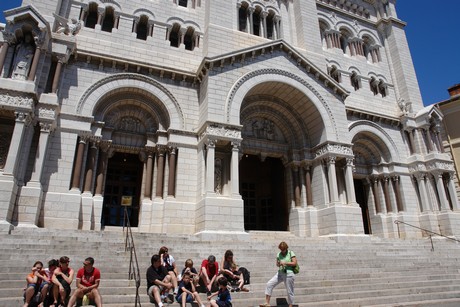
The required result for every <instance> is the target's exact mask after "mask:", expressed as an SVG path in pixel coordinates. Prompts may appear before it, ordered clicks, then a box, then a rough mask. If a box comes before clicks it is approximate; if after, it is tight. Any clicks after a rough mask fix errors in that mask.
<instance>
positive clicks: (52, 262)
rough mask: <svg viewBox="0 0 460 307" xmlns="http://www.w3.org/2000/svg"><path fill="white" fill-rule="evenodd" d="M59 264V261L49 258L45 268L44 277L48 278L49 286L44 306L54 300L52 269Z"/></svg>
mask: <svg viewBox="0 0 460 307" xmlns="http://www.w3.org/2000/svg"><path fill="white" fill-rule="evenodd" d="M58 266H59V261H58V260H56V259H51V260H50V261H48V267H47V268H46V269H45V274H46V277H47V278H48V280H49V287H48V296H47V297H46V298H45V300H44V304H45V306H48V305H51V303H52V302H53V300H54V297H53V275H54V270H56V268H57V267H58Z"/></svg>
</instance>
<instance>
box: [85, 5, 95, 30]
mask: <svg viewBox="0 0 460 307" xmlns="http://www.w3.org/2000/svg"><path fill="white" fill-rule="evenodd" d="M96 24H97V4H96V3H94V2H91V3H90V4H89V8H88V15H87V16H86V20H85V27H87V28H92V29H94V28H95V27H96Z"/></svg>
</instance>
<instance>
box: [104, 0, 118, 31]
mask: <svg viewBox="0 0 460 307" xmlns="http://www.w3.org/2000/svg"><path fill="white" fill-rule="evenodd" d="M114 23H115V13H114V10H113V8H112V7H110V6H109V7H107V8H106V9H105V14H104V20H103V21H102V27H101V30H102V31H105V32H112V29H113V25H114Z"/></svg>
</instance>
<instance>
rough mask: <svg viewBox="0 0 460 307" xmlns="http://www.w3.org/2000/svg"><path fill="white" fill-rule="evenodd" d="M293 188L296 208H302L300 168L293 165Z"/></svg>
mask: <svg viewBox="0 0 460 307" xmlns="http://www.w3.org/2000/svg"><path fill="white" fill-rule="evenodd" d="M291 176H292V187H293V192H294V203H295V206H296V207H300V184H299V167H298V166H296V165H293V166H292V167H291Z"/></svg>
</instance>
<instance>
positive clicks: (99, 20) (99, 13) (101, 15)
mask: <svg viewBox="0 0 460 307" xmlns="http://www.w3.org/2000/svg"><path fill="white" fill-rule="evenodd" d="M104 13H105V9H104V8H98V10H97V24H98V25H99V26H100V25H101V24H102V18H104Z"/></svg>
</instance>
